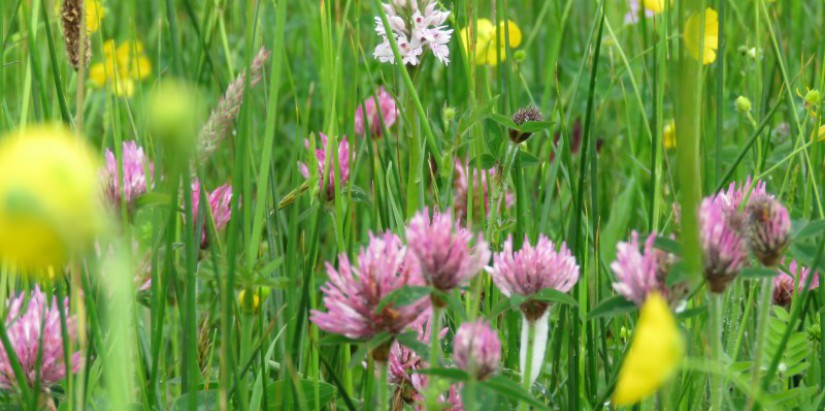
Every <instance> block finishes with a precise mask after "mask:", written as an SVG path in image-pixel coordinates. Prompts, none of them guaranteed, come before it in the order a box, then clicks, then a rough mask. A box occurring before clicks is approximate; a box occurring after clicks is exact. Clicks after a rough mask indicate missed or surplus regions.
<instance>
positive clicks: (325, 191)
mask: <svg viewBox="0 0 825 411" xmlns="http://www.w3.org/2000/svg"><path fill="white" fill-rule="evenodd" d="M318 134H319V135H320V137H321V147H322V148H320V149H315V158H316V159H317V161H318V174H319V176H320V178H319V182H318V184H319V186H320V187H319V188H320V190H321V195H322V196H323V199H324V200H326V201H332V200H334V199H335V179H336V177H337V179H338V182H339V184H340V185H341V186H342V187H343V186H344V185H345V184H347V183H348V182H349V178H350V158H349V157H350V150H349V142H347V139H346V137H345V138H342V139H341V141H339V142H338V166H339V169H338V173H336V172H335V163H334V162H333V163H330V164H329V170H328V172H327V174H326V175H324V169H325V168H326V161H327V159H328V158H332V151H333V147H332V146H331V143H330V142H329V139H328V138H327V136H326V134H324V133H318ZM304 145H305V146H306V148H309V147H310V144H309V140H304ZM298 171H300V172H301V175H303V176H304V178H306V179H309V178H310V172H309V168H308V167H307V165H306V164H304V163H301V162H299V163H298ZM336 174H337V175H336Z"/></svg>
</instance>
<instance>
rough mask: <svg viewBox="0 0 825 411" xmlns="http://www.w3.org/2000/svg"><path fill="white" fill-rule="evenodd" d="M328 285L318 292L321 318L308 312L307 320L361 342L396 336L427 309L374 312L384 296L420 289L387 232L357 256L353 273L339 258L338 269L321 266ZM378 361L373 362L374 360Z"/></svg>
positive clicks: (412, 306)
mask: <svg viewBox="0 0 825 411" xmlns="http://www.w3.org/2000/svg"><path fill="white" fill-rule="evenodd" d="M327 274H328V275H329V280H328V281H327V282H326V284H324V285H323V286H322V287H321V292H323V294H324V298H323V303H324V306H325V307H326V309H327V312H322V311H317V310H314V311H312V314H311V317H310V320H311V321H312V322H313V323H315V325H317V326H318V327H319V328H321V329H322V330H324V331H327V332H331V333H334V334H340V335H343V336H345V337H347V338H352V339H359V340H366V339H369V338H371V337H373V336H374V335H375V334H378V333H379V332H381V331H387V332H389V333H390V334H398V333H400V332H401V331H403V330H404V329H405V328H406V327H407V326H408V325H409V324H410V323H412V322H413V321H415V320H416V319H417V318H418V317H419V316H420V315H421V313H422V312H424V310H425V309H426V308H427V307H428V306H429V303H428V301H427V299H426V298H423V299H421V300H419V301H417V302H415V303H413V304H410V305H407V306H403V307H394V306H393V305H392V304H387V305H386V307H384V308H383V309H382V310H381V311H379V312H376V307H377V306H378V304H379V303H380V302H381V300H383V299H384V297H386V296H387V295H388V294H389V293H391V292H393V291H395V290H398V289H400V288H402V287H404V286H409V285H421V283H422V281H421V277H420V275H419V272H418V270H417V267H416V266H415V262H414V261H413V260H412V259H411V258H410V257H409V254H408V253H407V249H406V248H405V247H404V246H403V245H402V243H401V239H400V238H398V236H396V235H395V234H393V233H391V232H389V231H388V232H386V233H385V234H383V235H381V236H379V237H375V236H373V235H372V234H370V242H369V245H368V246H367V247H366V248H362V249H361V252H360V254H359V255H358V265H357V267H353V266H352V265H351V264H350V261H349V259H348V258H347V256H346V255H345V254H342V255H341V256H340V257H339V263H338V269H337V270H336V269H335V267H333V266H332V265H331V264H329V263H327ZM377 360H379V359H377Z"/></svg>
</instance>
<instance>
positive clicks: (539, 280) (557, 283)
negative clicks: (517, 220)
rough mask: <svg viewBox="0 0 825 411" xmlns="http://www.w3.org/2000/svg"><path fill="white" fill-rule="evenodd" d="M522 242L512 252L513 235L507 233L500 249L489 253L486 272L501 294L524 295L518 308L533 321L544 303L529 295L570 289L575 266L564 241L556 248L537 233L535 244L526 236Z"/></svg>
mask: <svg viewBox="0 0 825 411" xmlns="http://www.w3.org/2000/svg"><path fill="white" fill-rule="evenodd" d="M523 244H524V245H523V246H522V248H521V250H519V251H517V252H513V238H512V237H508V238H507V241H505V242H504V250H502V252H500V253H496V254H495V255H494V256H493V267H492V268H490V269H489V272H490V275H491V276H492V277H493V282H495V284H496V286H497V287H498V289H499V290H501V292H502V294H504V295H506V296H508V297H510V296H512V295H513V294H517V295H521V296H524V297H527V298H528V301H527V302H525V303H523V304H522V305H521V310H522V312H523V313H524V315H525V316H527V317H528V319H530V320H533V321H534V320H536V319H538V318H539V317H541V316H542V315H543V314H544V312H545V310H547V307H548V304H547V303H544V302H538V301H530V300H529V298H530V297H531V296H534V295H535V294H538V293H540V292H541V291H542V290H544V289H548V288H549V289H554V290H557V291H560V292H563V293H566V292H568V291H570V290H571V289H572V288H573V286H574V285H576V282H577V281H578V280H579V266H578V264H576V258H575V257H574V256H573V253H571V252H570V250H569V249H568V248H567V245H566V244H564V243H562V244H561V245H560V246H559V247H558V248H557V247H556V246H555V245H554V244H553V242H552V241H550V240H549V239H548V238H547V237H545V236H544V235H541V236H539V240H538V242H537V243H536V246H535V247H534V246H533V245H532V244H530V240H529V239H528V238H527V237H525V238H524V243H523Z"/></svg>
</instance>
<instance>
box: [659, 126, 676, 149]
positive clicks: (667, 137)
mask: <svg viewBox="0 0 825 411" xmlns="http://www.w3.org/2000/svg"><path fill="white" fill-rule="evenodd" d="M662 143H663V144H664V145H665V148H666V149H668V150H670V149H672V148H676V122H675V121H673V120H670V121H668V122H667V123H665V127H664V128H663V129H662Z"/></svg>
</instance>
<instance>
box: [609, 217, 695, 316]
mask: <svg viewBox="0 0 825 411" xmlns="http://www.w3.org/2000/svg"><path fill="white" fill-rule="evenodd" d="M655 241H656V233H651V234H650V235H649V236H648V237H647V240H646V241H645V243H644V249H643V250H641V251H640V249H639V233H638V232H636V231H633V232H632V233H631V235H630V242H626V243H625V242H620V243H619V244H618V245H617V246H616V248H617V251H616V261H614V262H613V263H612V264H610V268H612V269H613V272H614V273H616V279H617V280H618V282H615V283H613V289H614V290H616V292H618V293H619V294H621V295H622V296H624V297H625V298H627V299H628V300H629V301H632V302H634V303H636V305H639V306H641V305H642V304H643V303H644V302H645V300H646V299H647V296H648V295H649V294H650V293H651V292H653V291H656V292H659V293H660V294H662V295H663V296H664V297H665V298H666V299H667V300H668V301H669V302H670V303H671V304H672V303H674V302H676V301H678V300H679V299H680V298H682V297H683V294H684V292H683V291H684V289H683V286H674V287H668V286H667V274H668V272H669V271H670V268H671V267H672V266H673V264H674V263H675V262H676V256H675V255H673V254H671V253H668V252H665V251H662V250H658V249H656V248H655V247H654V242H655Z"/></svg>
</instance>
